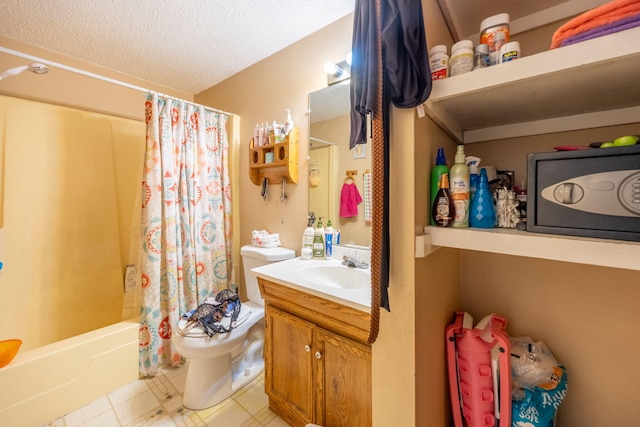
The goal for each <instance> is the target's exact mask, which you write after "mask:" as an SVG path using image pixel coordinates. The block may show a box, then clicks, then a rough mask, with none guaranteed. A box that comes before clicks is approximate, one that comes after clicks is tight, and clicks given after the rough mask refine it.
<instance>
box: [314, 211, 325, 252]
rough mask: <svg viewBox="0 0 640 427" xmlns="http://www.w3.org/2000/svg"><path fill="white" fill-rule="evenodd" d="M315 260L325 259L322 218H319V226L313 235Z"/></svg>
mask: <svg viewBox="0 0 640 427" xmlns="http://www.w3.org/2000/svg"><path fill="white" fill-rule="evenodd" d="M313 259H325V255H324V228H323V227H322V217H320V218H318V225H317V226H316V231H315V232H314V233H313Z"/></svg>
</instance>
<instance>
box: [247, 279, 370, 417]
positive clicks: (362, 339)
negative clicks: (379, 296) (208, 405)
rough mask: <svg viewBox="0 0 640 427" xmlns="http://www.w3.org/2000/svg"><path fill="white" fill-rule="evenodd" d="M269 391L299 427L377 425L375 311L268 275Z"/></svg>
mask: <svg viewBox="0 0 640 427" xmlns="http://www.w3.org/2000/svg"><path fill="white" fill-rule="evenodd" d="M258 283H259V284H260V290H261V292H262V295H263V297H264V299H265V389H266V392H267V395H268V396H269V407H270V408H271V410H273V411H274V412H275V413H277V414H278V415H279V416H280V417H281V418H283V419H284V420H286V421H287V422H289V423H290V424H292V425H293V426H296V427H297V426H305V425H306V424H307V423H315V424H318V425H322V426H324V427H333V426H349V427H359V426H362V427H365V426H371V425H372V415H371V346H370V345H369V344H367V343H366V337H367V334H366V332H367V329H368V321H369V319H368V318H369V313H363V312H361V311H359V310H356V309H353V308H351V307H347V306H343V305H341V304H338V303H335V302H332V301H328V300H325V299H323V298H321V297H318V296H315V295H311V294H308V293H306V292H302V291H298V290H296V289H293V288H290V287H286V286H283V285H281V284H278V283H275V282H271V281H268V280H265V279H262V278H259V279H258Z"/></svg>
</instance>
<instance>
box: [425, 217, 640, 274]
mask: <svg viewBox="0 0 640 427" xmlns="http://www.w3.org/2000/svg"><path fill="white" fill-rule="evenodd" d="M424 231H425V235H423V236H418V238H417V239H416V243H417V245H422V246H423V247H424V249H423V248H416V249H417V252H416V253H417V254H422V255H421V256H427V255H428V254H429V253H430V252H433V250H434V248H433V247H434V246H437V247H448V248H457V249H466V250H470V251H480V252H489V253H496V254H504V255H515V256H524V257H530V258H539V259H547V260H553V261H561V262H573V263H578V264H590V265H598V266H602V267H611V268H623V269H627V270H635V271H640V261H638V260H639V259H640V258H639V257H640V242H627V241H621V240H606V239H594V238H586V237H573V236H564V235H555V234H540V233H530V232H526V231H518V230H511V229H504V228H494V229H489V230H487V229H478V228H448V227H447V228H443V227H435V226H427V227H425V230H424Z"/></svg>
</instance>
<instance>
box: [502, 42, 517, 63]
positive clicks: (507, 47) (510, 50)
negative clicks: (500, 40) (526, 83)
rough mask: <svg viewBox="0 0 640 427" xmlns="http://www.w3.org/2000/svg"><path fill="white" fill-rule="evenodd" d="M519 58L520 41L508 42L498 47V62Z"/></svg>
mask: <svg viewBox="0 0 640 427" xmlns="http://www.w3.org/2000/svg"><path fill="white" fill-rule="evenodd" d="M518 58H520V43H519V42H509V43H505V44H503V45H502V47H501V48H500V63H501V64H502V63H505V62H509V61H513V60H516V59H518Z"/></svg>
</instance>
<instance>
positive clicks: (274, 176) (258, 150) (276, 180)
mask: <svg viewBox="0 0 640 427" xmlns="http://www.w3.org/2000/svg"><path fill="white" fill-rule="evenodd" d="M267 153H272V154H273V162H270V163H267V161H266V160H267ZM249 177H250V178H251V182H253V183H254V184H255V185H260V184H262V180H263V179H264V178H266V179H267V180H268V181H269V184H280V183H281V182H282V180H283V179H286V180H287V183H294V184H296V183H297V182H298V128H293V129H291V131H290V132H289V135H287V138H286V140H285V141H284V142H280V143H273V144H268V145H262V146H255V145H254V140H253V138H252V139H251V142H250V143H249Z"/></svg>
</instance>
